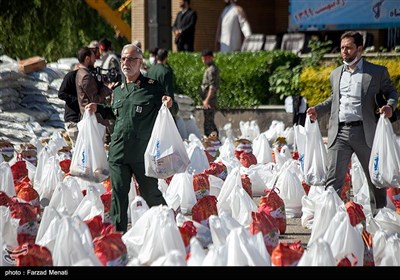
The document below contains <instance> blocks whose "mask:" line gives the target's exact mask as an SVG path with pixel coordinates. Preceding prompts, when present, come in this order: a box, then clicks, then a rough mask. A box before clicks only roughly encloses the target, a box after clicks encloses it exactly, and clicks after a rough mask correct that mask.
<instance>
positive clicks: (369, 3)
mask: <svg viewBox="0 0 400 280" xmlns="http://www.w3.org/2000/svg"><path fill="white" fill-rule="evenodd" d="M393 27H400V0H289V31H306V30H343V29H374V28H393Z"/></svg>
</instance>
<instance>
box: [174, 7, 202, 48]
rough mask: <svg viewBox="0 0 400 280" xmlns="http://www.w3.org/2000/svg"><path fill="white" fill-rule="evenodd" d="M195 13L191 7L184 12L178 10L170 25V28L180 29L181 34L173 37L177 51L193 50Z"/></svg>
mask: <svg viewBox="0 0 400 280" xmlns="http://www.w3.org/2000/svg"><path fill="white" fill-rule="evenodd" d="M196 22H197V13H196V12H195V11H193V10H192V9H190V8H189V9H188V10H187V11H186V12H185V13H184V14H183V13H182V11H180V12H179V13H178V14H177V15H176V18H175V22H174V24H173V25H172V30H173V31H175V30H176V29H181V30H182V34H181V36H179V37H178V38H176V39H175V43H176V45H177V48H178V51H190V52H192V51H193V50H194V33H195V30H196Z"/></svg>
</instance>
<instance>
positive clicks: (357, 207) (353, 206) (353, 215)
mask: <svg viewBox="0 0 400 280" xmlns="http://www.w3.org/2000/svg"><path fill="white" fill-rule="evenodd" d="M345 206H346V211H347V214H348V215H349V218H350V224H351V225H352V226H353V227H354V226H356V225H358V224H359V223H363V224H365V215H364V212H363V210H362V209H363V207H362V205H361V204H358V203H355V202H354V201H352V200H350V201H348V202H346V204H345Z"/></svg>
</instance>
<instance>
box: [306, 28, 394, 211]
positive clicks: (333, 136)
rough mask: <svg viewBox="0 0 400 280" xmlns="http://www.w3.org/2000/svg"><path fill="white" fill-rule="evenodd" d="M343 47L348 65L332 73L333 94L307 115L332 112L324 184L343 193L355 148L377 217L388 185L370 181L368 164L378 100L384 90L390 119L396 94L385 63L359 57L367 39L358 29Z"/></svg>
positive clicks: (384, 109) (385, 109) (345, 36)
mask: <svg viewBox="0 0 400 280" xmlns="http://www.w3.org/2000/svg"><path fill="white" fill-rule="evenodd" d="M340 50H341V56H342V59H343V63H344V65H342V66H339V67H338V68H336V69H334V70H333V71H332V73H331V75H330V82H331V87H332V94H331V96H330V97H329V98H328V99H327V100H325V101H324V102H322V103H320V104H318V105H316V106H315V107H310V108H309V109H308V110H307V114H308V115H309V116H310V118H311V119H312V120H315V119H316V118H317V116H321V115H324V114H326V113H328V112H330V119H329V129H328V174H327V181H326V187H329V186H332V187H333V188H334V189H335V190H336V191H337V192H340V190H341V188H342V186H343V184H344V181H345V177H346V172H347V169H348V165H349V163H350V160H351V156H352V154H353V152H354V153H355V154H356V155H357V158H358V159H359V161H360V163H361V166H362V168H363V170H364V173H365V176H366V178H367V180H368V186H369V193H370V204H371V211H372V214H373V215H376V213H377V212H378V210H379V209H380V208H383V207H385V206H386V189H378V188H376V187H375V186H374V185H373V184H372V182H371V179H370V174H369V168H368V166H369V159H370V155H371V148H372V143H373V141H374V136H375V129H376V124H377V118H376V115H375V110H376V108H375V107H376V103H375V98H376V95H377V94H380V93H381V94H383V95H384V96H385V99H386V101H387V104H386V105H383V106H382V107H381V108H379V113H380V114H383V115H384V117H386V118H390V117H391V116H392V114H393V112H394V109H395V108H396V106H397V102H398V93H397V92H396V90H395V88H394V86H393V84H392V82H391V80H390V77H389V73H388V71H387V68H386V67H384V66H380V65H376V64H372V63H370V62H368V61H366V60H365V59H363V58H362V57H361V55H362V50H363V37H362V35H361V34H360V33H358V32H355V31H349V32H346V33H344V34H343V35H342V36H341V40H340Z"/></svg>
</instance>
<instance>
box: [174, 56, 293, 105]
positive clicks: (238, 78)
mask: <svg viewBox="0 0 400 280" xmlns="http://www.w3.org/2000/svg"><path fill="white" fill-rule="evenodd" d="M214 60H215V63H216V65H217V66H218V68H219V70H220V75H221V83H220V90H219V92H218V105H219V107H220V108H250V107H255V106H259V105H266V104H278V103H279V102H280V101H279V96H278V95H276V94H275V93H272V92H270V91H269V82H268V79H269V76H270V75H271V73H274V72H275V70H276V68H278V67H279V66H280V65H281V64H285V63H286V61H288V60H289V61H293V60H296V61H300V59H299V58H298V57H297V56H296V55H294V54H292V53H290V52H284V51H273V52H236V53H215V59H214ZM168 61H169V64H170V65H171V67H172V69H173V70H174V73H175V92H176V94H185V95H188V96H190V97H191V98H192V99H193V100H194V101H195V104H196V105H200V104H201V100H200V85H201V81H202V78H203V73H204V71H205V65H204V64H203V62H202V61H201V56H200V54H199V53H185V52H177V53H171V54H170V55H169V56H168ZM298 63H299V62H298Z"/></svg>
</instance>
